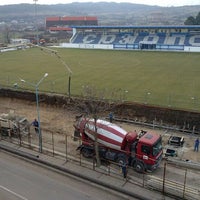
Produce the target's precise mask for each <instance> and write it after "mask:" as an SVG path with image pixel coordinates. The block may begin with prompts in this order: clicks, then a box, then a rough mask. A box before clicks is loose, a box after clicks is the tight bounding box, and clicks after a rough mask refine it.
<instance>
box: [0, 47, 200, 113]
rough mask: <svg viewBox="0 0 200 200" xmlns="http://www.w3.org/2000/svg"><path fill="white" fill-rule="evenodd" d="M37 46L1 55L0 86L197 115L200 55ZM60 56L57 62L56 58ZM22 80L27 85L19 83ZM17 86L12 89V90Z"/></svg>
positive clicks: (199, 96) (199, 87)
mask: <svg viewBox="0 0 200 200" xmlns="http://www.w3.org/2000/svg"><path fill="white" fill-rule="evenodd" d="M54 50H56V51H58V54H55V53H51V51H45V50H41V48H39V47H35V48H30V49H26V50H17V51H9V52H3V53H1V54H0V69H1V73H0V86H3V87H4V86H5V87H13V88H14V89H32V90H34V86H31V85H30V84H29V83H31V84H37V83H38V81H39V80H40V79H41V78H42V77H43V75H44V74H45V73H48V74H49V75H48V77H47V78H45V80H43V81H42V83H41V84H40V86H39V91H45V92H52V93H62V94H66V95H67V92H68V80H69V69H70V70H71V72H72V73H71V95H72V96H77V95H78V96H93V97H96V98H103V99H109V100H117V101H131V102H139V103H144V104H151V105H159V106H165V107H175V108H181V109H192V110H197V111H199V110H200V93H199V91H200V78H199V77H200V64H199V63H200V54H199V53H191V52H158V51H127V50H115V51H114V50H86V49H65V48H54ZM57 55H59V56H60V57H58V56H57ZM20 79H24V80H26V83H22V82H21V81H20ZM14 85H15V87H14Z"/></svg>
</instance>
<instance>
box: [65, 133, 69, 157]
mask: <svg viewBox="0 0 200 200" xmlns="http://www.w3.org/2000/svg"><path fill="white" fill-rule="evenodd" d="M67 142H68V140H67V134H66V135H65V159H66V161H67V153H68V152H67Z"/></svg>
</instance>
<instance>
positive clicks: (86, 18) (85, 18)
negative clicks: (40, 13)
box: [46, 16, 97, 21]
mask: <svg viewBox="0 0 200 200" xmlns="http://www.w3.org/2000/svg"><path fill="white" fill-rule="evenodd" d="M46 21H97V17H95V16H78V17H74V16H66V17H47V18H46Z"/></svg>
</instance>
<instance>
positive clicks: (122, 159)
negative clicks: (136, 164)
mask: <svg viewBox="0 0 200 200" xmlns="http://www.w3.org/2000/svg"><path fill="white" fill-rule="evenodd" d="M117 163H118V164H119V165H120V166H121V165H123V164H125V163H126V158H125V157H123V156H120V157H118V158H117Z"/></svg>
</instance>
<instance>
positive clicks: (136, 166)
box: [134, 162, 144, 173]
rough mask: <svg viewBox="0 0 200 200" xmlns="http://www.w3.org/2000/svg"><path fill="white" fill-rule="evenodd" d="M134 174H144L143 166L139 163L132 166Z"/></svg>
mask: <svg viewBox="0 0 200 200" xmlns="http://www.w3.org/2000/svg"><path fill="white" fill-rule="evenodd" d="M134 168H135V170H136V172H139V173H143V172H144V165H143V164H142V163H141V162H136V163H135V165H134Z"/></svg>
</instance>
